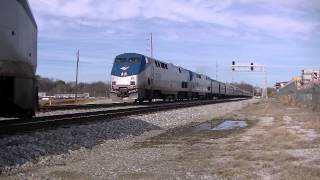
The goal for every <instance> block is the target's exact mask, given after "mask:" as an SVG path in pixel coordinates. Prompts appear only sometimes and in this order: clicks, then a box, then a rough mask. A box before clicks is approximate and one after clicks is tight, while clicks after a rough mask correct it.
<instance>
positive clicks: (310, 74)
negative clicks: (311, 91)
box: [302, 69, 320, 84]
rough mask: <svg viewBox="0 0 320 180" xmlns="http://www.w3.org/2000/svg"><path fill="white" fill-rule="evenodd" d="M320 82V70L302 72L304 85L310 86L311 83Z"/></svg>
mask: <svg viewBox="0 0 320 180" xmlns="http://www.w3.org/2000/svg"><path fill="white" fill-rule="evenodd" d="M316 81H320V70H315V69H304V70H302V83H303V84H308V83H310V82H316Z"/></svg>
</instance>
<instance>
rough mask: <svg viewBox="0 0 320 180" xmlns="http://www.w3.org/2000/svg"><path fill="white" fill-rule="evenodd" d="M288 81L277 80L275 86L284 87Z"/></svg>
mask: <svg viewBox="0 0 320 180" xmlns="http://www.w3.org/2000/svg"><path fill="white" fill-rule="evenodd" d="M287 83H288V81H285V82H277V83H276V84H275V85H274V87H275V88H276V89H280V88H282V87H284V86H285V85H286V84H287Z"/></svg>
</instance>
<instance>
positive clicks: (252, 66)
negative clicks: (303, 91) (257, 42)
mask: <svg viewBox="0 0 320 180" xmlns="http://www.w3.org/2000/svg"><path fill="white" fill-rule="evenodd" d="M250 69H251V71H253V63H251V68H250Z"/></svg>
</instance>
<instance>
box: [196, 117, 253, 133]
mask: <svg viewBox="0 0 320 180" xmlns="http://www.w3.org/2000/svg"><path fill="white" fill-rule="evenodd" d="M247 126H248V124H247V122H246V121H243V120H223V121H222V122H220V123H216V122H214V121H211V122H205V123H201V124H199V125H196V126H193V127H191V131H192V132H195V133H196V132H202V131H223V130H232V129H237V128H245V127H247Z"/></svg>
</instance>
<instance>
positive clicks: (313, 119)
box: [125, 99, 320, 179]
mask: <svg viewBox="0 0 320 180" xmlns="http://www.w3.org/2000/svg"><path fill="white" fill-rule="evenodd" d="M223 119H246V120H247V122H248V124H249V127H248V128H245V129H237V130H228V131H219V132H216V131H215V132H212V131H211V132H208V131H203V132H196V133H193V132H192V131H190V128H184V129H180V130H178V129H177V130H174V131H171V132H168V133H166V134H162V135H160V136H158V137H154V138H151V139H149V140H148V141H144V142H141V143H140V144H136V146H135V147H136V148H150V150H151V148H160V149H162V151H164V152H165V151H169V148H176V149H178V150H179V151H180V153H178V154H177V155H175V156H174V157H172V156H171V157H170V158H165V157H163V158H162V159H159V160H157V161H155V162H152V163H151V162H149V163H151V164H149V165H148V166H149V167H144V168H147V169H157V170H159V169H163V168H165V169H166V170H165V171H163V170H161V171H159V172H157V171H154V172H152V171H149V173H148V174H128V175H127V176H126V177H125V179H126V178H127V177H132V178H133V177H134V178H135V177H137V176H139V177H142V178H143V179H144V178H146V179H148V178H147V177H148V176H147V175H149V177H152V178H159V177H160V179H161V177H163V178H168V177H170V174H176V173H173V172H174V171H176V172H180V173H178V174H179V176H180V177H182V179H185V178H190V179H320V134H319V133H320V113H319V112H313V111H310V110H308V109H301V108H298V107H289V106H284V105H283V104H282V103H280V102H279V101H277V100H274V99H273V100H270V101H269V102H260V103H258V104H255V105H251V106H249V107H247V108H245V109H242V110H241V111H239V112H236V113H234V114H233V115H230V116H229V117H223ZM169 152H170V151H169ZM168 156H169V155H168Z"/></svg>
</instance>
